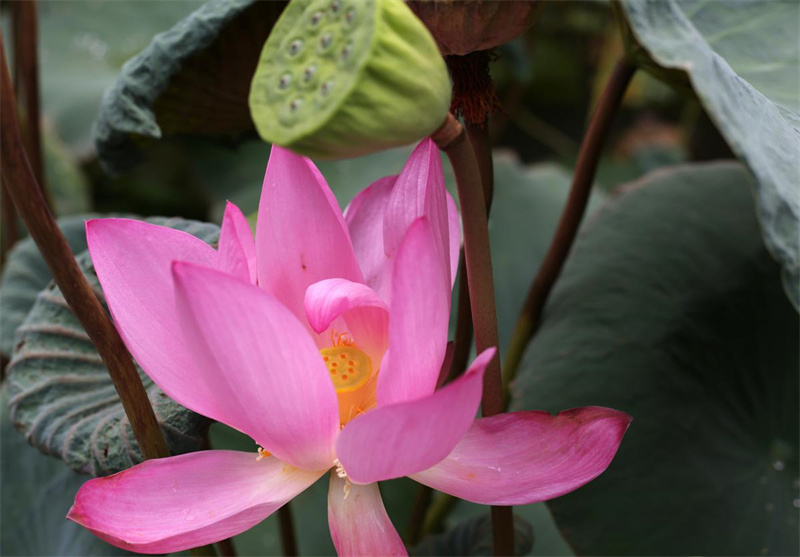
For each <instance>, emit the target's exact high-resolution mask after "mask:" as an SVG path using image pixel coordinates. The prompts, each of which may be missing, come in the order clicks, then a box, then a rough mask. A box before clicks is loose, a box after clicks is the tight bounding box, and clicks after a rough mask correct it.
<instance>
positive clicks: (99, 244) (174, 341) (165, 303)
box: [86, 219, 217, 411]
mask: <svg viewBox="0 0 800 557" xmlns="http://www.w3.org/2000/svg"><path fill="white" fill-rule="evenodd" d="M86 238H87V240H88V242H89V252H90V253H91V256H92V262H93V263H94V268H95V270H96V271H97V277H98V278H99V279H100V284H101V285H102V287H103V293H104V295H105V298H106V301H107V302H108V306H109V309H110V310H111V314H112V316H113V317H114V322H115V324H116V326H117V329H118V330H119V332H120V334H121V335H122V338H123V340H124V341H125V345H126V346H127V347H128V350H130V352H131V354H132V355H133V357H134V359H135V360H136V361H137V362H138V363H139V365H140V366H142V369H144V371H145V372H146V373H147V375H148V376H150V378H151V379H152V380H153V381H155V382H156V384H157V385H158V386H159V387H161V389H162V390H163V391H164V392H165V393H166V394H167V395H168V396H169V397H170V398H172V399H173V400H175V401H176V402H178V403H179V404H182V405H183V406H187V407H189V408H192V409H194V410H198V411H200V410H201V409H200V408H199V407H198V406H197V405H195V404H194V402H195V401H201V400H205V399H208V398H210V397H211V396H212V395H213V393H212V391H209V390H208V387H207V386H206V385H205V384H200V383H197V382H196V379H195V371H194V369H193V365H194V357H193V352H194V348H193V347H190V346H187V345H186V343H185V341H184V337H183V334H181V328H180V326H179V324H178V316H177V312H176V306H175V292H174V288H173V282H172V273H171V271H170V268H171V265H172V262H173V261H174V260H181V261H191V262H193V263H197V264H199V265H204V266H208V267H216V265H217V252H216V251H214V249H213V248H212V247H211V246H209V245H208V244H206V243H205V242H203V241H202V240H199V239H198V238H195V237H194V236H192V235H191V234H187V233H185V232H181V231H178V230H173V229H171V228H166V227H163V226H156V225H153V224H148V223H144V222H141V221H136V220H130V219H95V220H90V221H88V222H87V223H86ZM188 386H191V387H192V388H191V391H190V390H188V389H187V387H188Z"/></svg>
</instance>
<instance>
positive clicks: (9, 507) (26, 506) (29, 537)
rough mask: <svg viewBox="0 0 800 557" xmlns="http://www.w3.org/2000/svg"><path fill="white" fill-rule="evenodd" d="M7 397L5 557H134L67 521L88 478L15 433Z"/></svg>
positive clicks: (1, 525) (0, 460) (2, 477)
mask: <svg viewBox="0 0 800 557" xmlns="http://www.w3.org/2000/svg"><path fill="white" fill-rule="evenodd" d="M7 391H8V389H5V388H4V389H3V393H2V399H1V400H0V407H1V408H3V411H2V412H0V469H1V470H2V474H0V507H2V509H3V520H2V521H0V555H60V556H68V555H75V556H76V557H83V556H88V555H131V553H128V552H126V551H123V550H121V549H117V548H116V547H112V546H110V545H108V544H107V543H105V542H104V541H103V540H101V539H100V538H98V537H97V536H95V535H94V534H92V533H91V532H90V531H89V530H86V529H85V528H82V527H81V526H78V525H77V524H75V523H74V522H71V521H69V520H66V518H65V517H66V515H67V511H68V510H69V508H70V506H72V502H73V501H74V500H75V494H76V493H77V492H78V488H79V487H80V486H81V485H82V484H83V482H85V481H86V478H85V477H83V476H80V475H78V474H76V473H75V472H73V471H72V470H70V469H69V468H67V467H66V466H64V465H63V464H62V463H60V462H59V461H57V460H55V459H52V458H48V457H46V456H45V455H43V454H42V453H40V452H39V451H37V450H36V449H34V448H33V447H31V446H30V445H28V444H27V443H26V442H25V438H24V437H23V436H22V435H20V434H19V432H17V431H15V430H14V426H13V425H12V423H11V420H10V419H9V418H8V414H7V413H6V412H5V408H6V404H7V403H8V396H7Z"/></svg>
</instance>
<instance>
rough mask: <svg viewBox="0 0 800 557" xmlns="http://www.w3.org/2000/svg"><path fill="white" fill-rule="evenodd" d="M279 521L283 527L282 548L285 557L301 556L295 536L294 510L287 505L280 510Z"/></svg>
mask: <svg viewBox="0 0 800 557" xmlns="http://www.w3.org/2000/svg"><path fill="white" fill-rule="evenodd" d="M278 521H279V522H280V527H281V547H282V548H283V555H284V557H295V556H296V555H300V553H299V552H298V551H297V538H296V536H295V534H294V517H293V516H292V508H291V507H290V506H289V503H286V504H285V505H284V506H282V507H281V508H280V509H278Z"/></svg>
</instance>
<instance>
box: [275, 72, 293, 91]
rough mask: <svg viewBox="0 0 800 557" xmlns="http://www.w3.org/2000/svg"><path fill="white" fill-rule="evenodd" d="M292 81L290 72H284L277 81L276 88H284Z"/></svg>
mask: <svg viewBox="0 0 800 557" xmlns="http://www.w3.org/2000/svg"><path fill="white" fill-rule="evenodd" d="M291 83H292V74H289V73H285V74H283V75H282V76H281V78H280V80H279V81H278V88H279V89H286V88H287V87H289V85H290V84H291Z"/></svg>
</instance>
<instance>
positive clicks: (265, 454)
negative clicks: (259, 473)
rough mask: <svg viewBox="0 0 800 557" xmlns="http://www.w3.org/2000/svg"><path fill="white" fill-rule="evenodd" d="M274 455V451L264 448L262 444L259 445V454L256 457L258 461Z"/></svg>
mask: <svg viewBox="0 0 800 557" xmlns="http://www.w3.org/2000/svg"><path fill="white" fill-rule="evenodd" d="M270 456H272V453H271V452H269V451H267V450H265V449H263V448H262V447H261V446H259V447H258V456H257V457H256V460H257V461H260V460H263V459H265V458H267V457H270Z"/></svg>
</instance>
